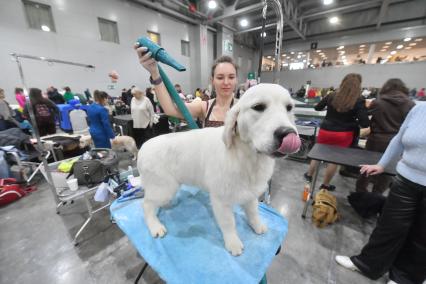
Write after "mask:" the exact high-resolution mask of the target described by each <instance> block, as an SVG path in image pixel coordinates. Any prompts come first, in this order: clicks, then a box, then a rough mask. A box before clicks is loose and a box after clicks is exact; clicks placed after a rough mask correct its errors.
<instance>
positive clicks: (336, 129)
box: [304, 73, 369, 190]
mask: <svg viewBox="0 0 426 284" xmlns="http://www.w3.org/2000/svg"><path fill="white" fill-rule="evenodd" d="M361 80H362V79H361V75H359V74H355V73H350V74H348V75H346V76H345V78H343V80H342V83H341V84H340V87H339V89H338V90H337V92H336V93H332V94H330V95H328V96H326V97H324V98H323V99H322V100H321V101H320V102H319V103H318V104H317V105H316V106H315V110H317V111H320V110H323V109H324V108H326V107H327V114H326V116H325V118H324V120H323V121H322V123H321V126H320V131H319V133H318V137H317V143H320V144H327V145H333V146H340V147H346V148H347V147H350V146H351V145H352V143H353V141H354V138H355V137H356V134H357V133H358V130H359V128H361V136H364V135H367V134H368V132H369V120H368V114H367V109H366V107H365V101H364V100H363V99H362V98H361ZM317 166H318V161H311V164H310V166H309V170H308V172H307V173H305V175H304V176H305V178H306V179H307V180H308V181H309V180H311V179H312V175H313V173H314V171H315V168H316V167H317ZM336 169H337V165H335V164H331V163H329V164H328V165H327V169H326V172H325V176H324V181H323V184H322V185H321V188H325V189H327V190H334V189H335V187H334V186H332V185H330V181H331V179H332V178H333V176H334V174H335V172H336Z"/></svg>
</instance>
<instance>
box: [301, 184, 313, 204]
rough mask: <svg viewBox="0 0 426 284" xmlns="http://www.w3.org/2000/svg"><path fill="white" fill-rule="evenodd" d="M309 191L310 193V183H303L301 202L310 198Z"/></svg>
mask: <svg viewBox="0 0 426 284" xmlns="http://www.w3.org/2000/svg"><path fill="white" fill-rule="evenodd" d="M310 191H311V184H310V183H305V185H304V186H303V193H302V200H303V201H304V202H306V201H308V200H309V197H310V194H311V193H310Z"/></svg>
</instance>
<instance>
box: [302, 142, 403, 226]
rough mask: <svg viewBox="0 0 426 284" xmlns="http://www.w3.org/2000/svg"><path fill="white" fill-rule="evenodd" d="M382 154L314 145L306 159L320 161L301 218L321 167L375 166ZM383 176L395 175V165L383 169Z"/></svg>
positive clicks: (303, 216)
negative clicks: (334, 165)
mask: <svg viewBox="0 0 426 284" xmlns="http://www.w3.org/2000/svg"><path fill="white" fill-rule="evenodd" d="M382 155H383V153H380V152H373V151H367V150H361V149H356V148H343V147H337V146H330V145H324V144H318V143H317V144H315V145H314V147H313V148H312V149H311V151H310V152H309V154H308V158H309V159H312V160H317V161H320V164H319V165H318V167H317V168H316V170H315V172H314V175H313V177H312V182H311V184H310V187H311V188H310V192H309V198H308V199H307V201H306V202H305V207H304V208H303V213H302V218H305V217H306V212H307V211H308V207H309V204H310V203H311V201H312V200H313V196H314V191H315V186H316V182H317V178H318V173H319V171H320V168H321V165H322V164H323V163H324V162H326V163H332V164H336V165H342V166H350V167H358V168H359V167H360V165H375V164H377V163H378V162H379V160H380V158H381V157H382ZM384 174H387V175H393V176H394V175H396V164H393V165H390V166H389V167H387V168H386V169H385V172H384Z"/></svg>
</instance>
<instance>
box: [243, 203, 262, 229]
mask: <svg viewBox="0 0 426 284" xmlns="http://www.w3.org/2000/svg"><path fill="white" fill-rule="evenodd" d="M258 205H259V203H258V201H257V199H253V200H251V201H249V202H247V203H245V204H243V208H244V211H245V212H246V217H247V219H248V223H249V224H250V227H251V228H252V229H253V231H255V232H256V234H263V233H266V231H267V230H268V227H267V226H266V225H265V224H264V223H263V222H262V221H261V220H260V217H259V211H258Z"/></svg>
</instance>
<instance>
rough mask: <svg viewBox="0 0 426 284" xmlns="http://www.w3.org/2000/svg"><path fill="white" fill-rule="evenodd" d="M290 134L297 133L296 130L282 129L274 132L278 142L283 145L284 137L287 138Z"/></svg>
mask: <svg viewBox="0 0 426 284" xmlns="http://www.w3.org/2000/svg"><path fill="white" fill-rule="evenodd" d="M290 133H296V131H294V129H292V128H287V127H280V128H277V129H276V130H275V131H274V138H275V140H276V141H278V142H279V143H281V141H282V140H283V139H284V137H286V136H287V135H288V134H290Z"/></svg>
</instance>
